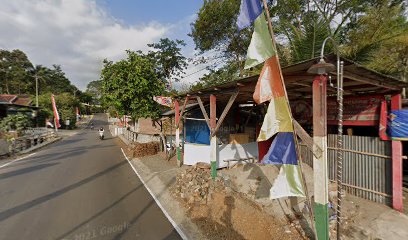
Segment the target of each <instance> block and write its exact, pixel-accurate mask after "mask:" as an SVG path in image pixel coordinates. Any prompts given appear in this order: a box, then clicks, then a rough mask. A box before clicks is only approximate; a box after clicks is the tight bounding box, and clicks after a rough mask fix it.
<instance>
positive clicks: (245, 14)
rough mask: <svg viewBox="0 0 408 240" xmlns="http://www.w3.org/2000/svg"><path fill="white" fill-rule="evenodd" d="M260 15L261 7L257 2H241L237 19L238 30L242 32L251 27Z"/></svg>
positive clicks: (250, 0) (245, 0)
mask: <svg viewBox="0 0 408 240" xmlns="http://www.w3.org/2000/svg"><path fill="white" fill-rule="evenodd" d="M261 13H262V6H261V2H260V1H259V0H241V7H240V10H239V15H238V19H237V25H238V30H242V29H244V28H246V27H248V26H249V25H251V24H252V23H253V22H254V21H255V19H256V18H257V17H258V16H259V15H260V14H261Z"/></svg>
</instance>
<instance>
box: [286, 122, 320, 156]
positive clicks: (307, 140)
mask: <svg viewBox="0 0 408 240" xmlns="http://www.w3.org/2000/svg"><path fill="white" fill-rule="evenodd" d="M293 127H294V128H295V132H296V135H298V136H299V138H300V139H301V140H302V143H303V144H304V145H305V146H306V147H307V148H309V149H310V151H312V153H313V155H314V156H315V157H316V158H320V157H321V156H322V149H321V148H320V147H319V146H317V145H316V144H315V143H314V142H313V138H312V137H310V136H309V134H308V133H307V132H306V131H305V129H303V127H302V126H301V125H300V124H299V123H298V122H297V121H296V120H295V119H293Z"/></svg>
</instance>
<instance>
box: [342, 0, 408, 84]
mask: <svg viewBox="0 0 408 240" xmlns="http://www.w3.org/2000/svg"><path fill="white" fill-rule="evenodd" d="M342 53H343V55H345V56H346V57H347V58H350V59H352V60H354V61H356V62H359V63H361V64H364V65H366V66H368V67H369V68H372V69H374V70H377V71H379V72H382V73H385V74H390V75H394V76H397V77H401V78H402V79H407V74H408V22H407V17H406V15H405V5H404V3H403V1H393V0H382V1H376V4H375V5H373V6H371V7H369V8H368V9H367V12H366V14H364V15H362V16H360V17H359V18H358V19H357V20H356V26H355V28H353V29H351V30H350V31H349V33H348V34H347V42H346V43H345V44H344V45H343V48H342Z"/></svg>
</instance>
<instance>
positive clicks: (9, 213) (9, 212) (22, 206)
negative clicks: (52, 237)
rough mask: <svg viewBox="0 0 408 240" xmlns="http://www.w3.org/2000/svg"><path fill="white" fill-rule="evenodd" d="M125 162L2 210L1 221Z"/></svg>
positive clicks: (91, 179)
mask: <svg viewBox="0 0 408 240" xmlns="http://www.w3.org/2000/svg"><path fill="white" fill-rule="evenodd" d="M124 164H127V161H126V160H123V161H121V162H119V163H117V164H115V165H113V166H111V167H109V168H107V169H105V170H103V171H102V172H99V173H97V174H94V175H92V176H90V177H87V178H85V179H83V180H81V181H79V182H76V183H74V184H71V185H69V186H67V187H65V188H62V189H60V190H58V191H55V192H53V193H50V194H47V195H44V196H42V197H39V198H36V199H33V200H31V201H29V202H26V203H23V204H20V205H18V206H15V207H13V208H10V209H7V210H5V211H2V212H0V222H1V221H4V220H6V219H7V218H9V217H12V216H14V215H16V214H19V213H21V212H24V211H25V210H27V209H30V208H32V207H34V206H36V205H38V204H41V203H44V202H46V201H48V200H51V199H53V198H55V197H58V196H60V195H62V194H64V193H66V192H68V191H71V190H73V189H75V188H77V187H80V186H81V185H83V184H86V183H89V182H91V181H93V180H95V179H96V178H98V177H100V176H102V175H104V174H107V173H109V172H111V171H113V170H115V169H117V168H119V167H120V166H122V165H124Z"/></svg>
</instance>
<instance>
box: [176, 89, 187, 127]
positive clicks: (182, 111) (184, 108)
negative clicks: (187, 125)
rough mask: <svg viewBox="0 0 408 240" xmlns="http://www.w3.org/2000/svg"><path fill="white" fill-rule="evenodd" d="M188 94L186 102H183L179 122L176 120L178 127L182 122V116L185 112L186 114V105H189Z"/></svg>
mask: <svg viewBox="0 0 408 240" xmlns="http://www.w3.org/2000/svg"><path fill="white" fill-rule="evenodd" d="M188 98H189V97H188V96H186V98H185V100H184V103H183V108H182V109H181V112H180V116H179V118H178V119H177V122H176V127H177V128H178V126H179V123H180V119H181V117H182V116H183V114H184V111H185V110H186V105H187V102H188Z"/></svg>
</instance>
